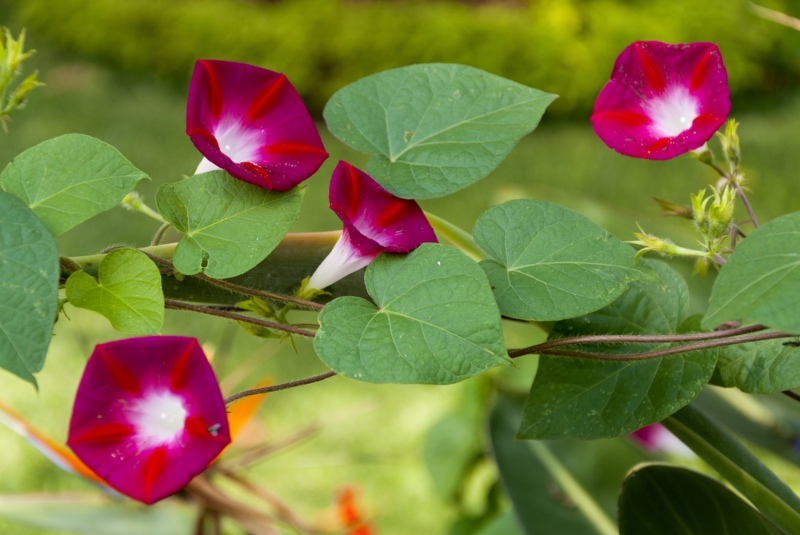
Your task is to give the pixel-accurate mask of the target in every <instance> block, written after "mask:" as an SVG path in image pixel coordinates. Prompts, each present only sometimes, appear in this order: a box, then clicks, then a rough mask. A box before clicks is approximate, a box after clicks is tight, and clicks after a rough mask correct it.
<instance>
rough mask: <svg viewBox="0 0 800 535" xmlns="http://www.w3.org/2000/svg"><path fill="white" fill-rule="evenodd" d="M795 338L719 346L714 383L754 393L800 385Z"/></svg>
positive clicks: (799, 355)
mask: <svg viewBox="0 0 800 535" xmlns="http://www.w3.org/2000/svg"><path fill="white" fill-rule="evenodd" d="M795 344H796V342H795V341H791V340H790V341H789V342H787V341H786V340H763V341H760V342H749V343H747V344H738V345H735V346H727V347H721V348H719V349H718V350H717V353H718V355H719V360H718V361H717V370H716V372H715V373H714V377H713V378H712V381H711V382H712V383H713V384H716V385H718V386H725V387H735V388H738V389H739V390H743V391H745V392H749V393H751V394H772V393H776V392H783V391H784V390H789V389H791V388H796V387H798V386H800V347H798V346H797V345H795Z"/></svg>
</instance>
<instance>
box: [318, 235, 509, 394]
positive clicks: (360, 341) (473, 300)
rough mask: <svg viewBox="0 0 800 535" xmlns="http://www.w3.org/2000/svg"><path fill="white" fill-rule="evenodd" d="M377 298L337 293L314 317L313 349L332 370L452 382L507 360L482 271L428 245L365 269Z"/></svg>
mask: <svg viewBox="0 0 800 535" xmlns="http://www.w3.org/2000/svg"><path fill="white" fill-rule="evenodd" d="M366 284H367V291H368V292H369V294H370V295H371V296H372V298H373V299H374V300H375V303H377V308H376V307H375V306H374V305H373V304H372V303H370V302H368V301H365V300H364V299H360V298H357V297H342V298H339V299H335V300H334V301H332V302H331V303H330V304H328V305H326V306H325V308H324V309H323V311H322V312H321V313H320V315H319V321H320V329H319V331H318V332H317V336H316V337H315V338H314V348H315V349H316V351H317V354H318V355H319V356H320V358H321V359H322V360H323V361H324V362H325V363H326V364H327V365H328V366H330V367H331V368H332V369H333V370H335V371H336V372H337V373H340V374H342V375H345V376H346V377H350V378H353V379H358V380H361V381H367V382H371V383H433V384H450V383H455V382H458V381H461V380H463V379H466V378H467V377H471V376H473V375H475V374H476V373H480V372H483V371H485V370H488V369H489V368H493V367H495V366H498V365H500V364H504V363H506V362H507V360H506V359H507V358H508V357H507V355H506V350H505V346H504V342H503V333H502V330H501V328H500V314H499V312H498V310H497V306H496V305H495V303H494V299H493V298H492V292H491V290H490V289H489V283H488V282H487V281H486V276H485V275H484V274H483V271H482V270H481V268H480V267H479V266H478V265H477V264H475V262H473V261H472V260H470V259H469V258H467V257H466V256H465V255H464V254H462V253H461V252H459V251H457V250H455V249H453V248H451V247H448V246H445V245H439V244H430V243H426V244H423V245H422V246H420V247H419V248H418V249H417V250H415V251H414V252H412V253H411V254H409V255H390V254H382V255H381V256H379V257H378V258H376V259H375V260H374V261H373V262H372V264H370V266H369V268H367V274H366Z"/></svg>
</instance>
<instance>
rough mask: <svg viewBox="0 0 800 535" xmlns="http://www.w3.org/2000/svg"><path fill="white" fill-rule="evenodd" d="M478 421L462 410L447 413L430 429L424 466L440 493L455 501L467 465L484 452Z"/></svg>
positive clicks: (426, 441)
mask: <svg viewBox="0 0 800 535" xmlns="http://www.w3.org/2000/svg"><path fill="white" fill-rule="evenodd" d="M475 430H476V426H475V423H474V422H472V421H471V420H470V418H467V417H466V416H465V415H463V414H459V413H454V414H448V415H447V416H445V417H444V418H442V419H441V420H439V421H438V422H436V424H434V426H433V427H432V428H431V430H430V431H428V436H427V438H426V440H425V450H424V453H423V456H424V458H425V466H426V467H427V468H428V473H430V475H431V479H433V484H434V487H436V491H437V492H438V493H439V495H440V496H441V497H442V498H444V499H446V500H449V501H455V500H456V499H457V497H458V492H459V489H460V487H461V484H462V482H463V480H464V477H465V474H466V472H467V469H468V468H469V467H470V465H471V464H472V463H474V462H475V460H476V459H477V458H478V457H479V456H480V454H481V452H482V448H481V444H480V441H479V440H478V434H477V433H476V432H475Z"/></svg>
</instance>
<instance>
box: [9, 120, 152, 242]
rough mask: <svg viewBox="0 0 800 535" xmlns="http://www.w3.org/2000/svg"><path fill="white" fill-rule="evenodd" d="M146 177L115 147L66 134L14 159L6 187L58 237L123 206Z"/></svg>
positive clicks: (76, 135) (80, 135)
mask: <svg viewBox="0 0 800 535" xmlns="http://www.w3.org/2000/svg"><path fill="white" fill-rule="evenodd" d="M143 178H147V175H146V174H145V173H143V172H142V171H139V170H138V169H136V168H135V167H134V166H133V165H132V164H131V163H130V162H129V161H128V160H126V159H125V157H124V156H123V155H122V154H120V152H119V151H118V150H117V149H115V148H114V147H112V146H111V145H108V144H107V143H103V142H102V141H100V140H99V139H95V138H93V137H89V136H85V135H83V134H66V135H63V136H59V137H57V138H54V139H50V140H48V141H45V142H44V143H40V144H39V145H36V146H35V147H32V148H30V149H28V150H26V151H25V152H23V153H22V154H20V155H19V156H17V157H16V158H14V160H13V161H12V162H11V163H10V164H8V167H6V168H5V170H4V171H3V173H2V175H0V183H2V186H3V189H5V190H6V191H8V192H9V193H13V194H14V195H16V196H17V197H19V198H20V199H22V200H23V201H24V202H25V204H27V205H28V206H29V207H30V208H31V210H33V212H34V213H35V214H36V215H37V216H38V217H39V219H41V220H42V222H43V223H44V224H45V226H46V227H47V228H48V229H49V230H50V232H52V233H53V234H54V235H56V236H57V235H59V234H61V233H63V232H66V231H67V230H69V229H71V228H72V227H74V226H75V225H77V224H78V223H82V222H83V221H86V220H87V219H89V218H91V217H93V216H95V215H97V214H100V213H102V212H105V211H106V210H109V209H111V208H113V207H114V206H116V205H118V204H119V203H120V201H122V199H123V198H124V197H125V195H127V194H128V193H130V192H131V190H132V189H133V188H134V186H135V185H136V183H137V182H138V181H139V180H141V179H143Z"/></svg>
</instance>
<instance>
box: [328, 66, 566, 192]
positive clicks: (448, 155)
mask: <svg viewBox="0 0 800 535" xmlns="http://www.w3.org/2000/svg"><path fill="white" fill-rule="evenodd" d="M555 98H556V95H551V94H549V93H544V92H542V91H538V90H536V89H531V88H529V87H525V86H524V85H520V84H518V83H516V82H512V81H510V80H506V79H504V78H500V77H498V76H495V75H493V74H489V73H487V72H484V71H481V70H478V69H475V68H473V67H466V66H464V65H448V64H441V63H432V64H426V65H412V66H410V67H403V68H400V69H392V70H389V71H384V72H381V73H378V74H374V75H372V76H367V77H366V78H362V79H361V80H359V81H357V82H355V83H352V84H350V85H348V86H346V87H344V88H342V89H341V90H339V91H338V92H337V93H336V94H334V95H333V97H331V99H330V100H329V101H328V104H327V105H326V106H325V110H324V116H325V122H326V123H327V124H328V128H329V129H330V131H331V132H332V133H333V135H335V136H336V137H338V138H339V139H341V140H342V141H343V142H344V143H346V144H347V145H349V146H350V147H352V148H354V149H356V150H359V151H361V152H366V153H369V154H374V155H375V156H374V157H373V158H372V159H371V160H370V162H369V164H368V166H367V172H368V173H369V174H370V175H371V176H372V177H373V178H375V180H377V181H378V182H380V184H381V185H382V186H383V187H385V188H386V189H388V190H389V191H391V192H392V193H394V194H395V195H398V196H400V197H405V198H417V199H430V198H433V197H441V196H443V195H447V194H450V193H453V192H454V191H458V190H460V189H462V188H464V187H466V186H469V185H470V184H472V183H474V182H476V181H478V180H480V179H481V178H483V177H485V176H486V175H488V174H489V173H490V172H491V171H492V170H493V169H494V168H495V167H497V165H498V164H499V163H500V162H501V161H502V160H503V158H505V157H506V156H507V155H508V153H509V152H510V151H511V149H512V148H513V147H514V145H516V144H517V142H518V141H519V140H520V138H522V136H524V135H525V134H527V133H529V132H531V131H532V130H533V129H534V128H536V125H538V124H539V119H541V117H542V114H544V110H545V108H547V106H548V105H549V104H550V103H551V102H552V101H553V100H554V99H555Z"/></svg>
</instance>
